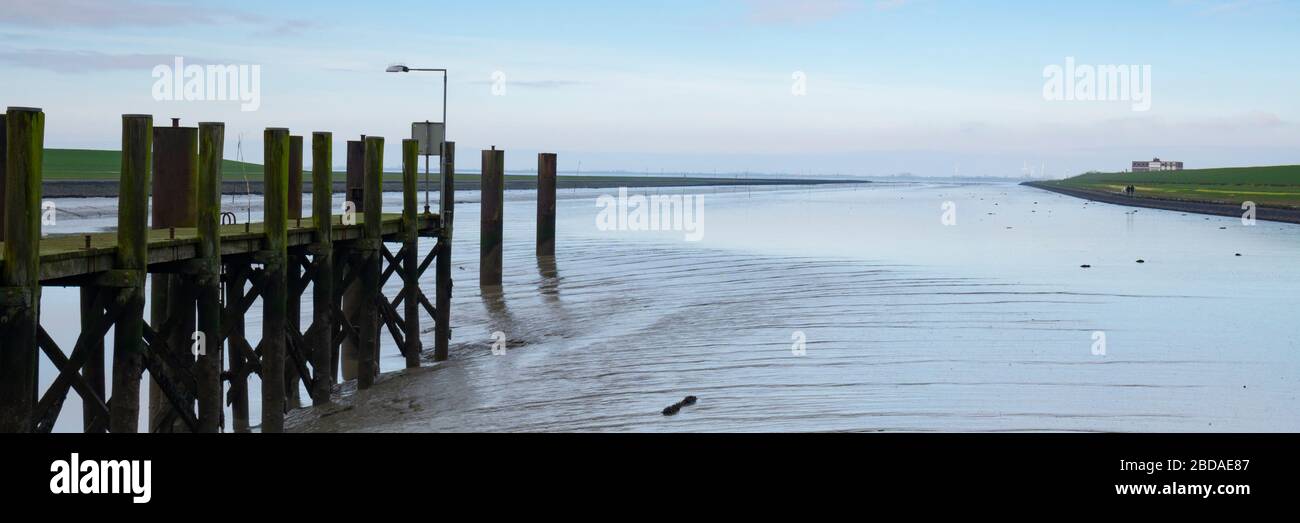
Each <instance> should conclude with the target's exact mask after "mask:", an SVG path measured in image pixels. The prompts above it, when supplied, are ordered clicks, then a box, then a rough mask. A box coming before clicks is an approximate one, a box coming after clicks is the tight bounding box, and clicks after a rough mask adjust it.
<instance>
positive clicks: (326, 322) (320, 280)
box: [310, 133, 335, 405]
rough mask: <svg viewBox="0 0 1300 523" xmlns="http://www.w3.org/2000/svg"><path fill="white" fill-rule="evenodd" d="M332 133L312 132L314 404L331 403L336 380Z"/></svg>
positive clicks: (312, 393)
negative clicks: (334, 357) (314, 238)
mask: <svg viewBox="0 0 1300 523" xmlns="http://www.w3.org/2000/svg"><path fill="white" fill-rule="evenodd" d="M333 139H334V138H333V136H332V135H331V134H330V133H312V135H311V151H312V160H311V217H312V226H313V227H315V228H316V244H315V245H313V246H312V255H313V258H314V260H313V261H314V262H315V264H316V275H315V278H314V281H313V284H314V285H313V289H312V317H313V323H314V324H315V325H316V335H315V337H314V338H313V339H312V340H310V342H311V343H312V346H313V347H314V348H313V349H312V367H314V368H315V372H316V375H315V376H314V377H313V381H312V390H311V399H312V404H314V405H320V404H324V403H329V402H330V389H331V387H332V385H333V382H334V373H333V372H332V370H331V369H332V368H333V361H332V359H333V358H332V356H333V352H334V343H333V339H332V337H333V335H334V308H335V306H334V225H333V219H332V217H331V214H332V213H331V211H330V207H331V206H332V205H333V201H332V200H333V194H332V193H333V174H334V173H333V172H332V171H333V170H334V169H333V160H334V144H333Z"/></svg>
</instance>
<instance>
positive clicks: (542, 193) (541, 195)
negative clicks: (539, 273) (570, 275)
mask: <svg viewBox="0 0 1300 523" xmlns="http://www.w3.org/2000/svg"><path fill="white" fill-rule="evenodd" d="M555 182H556V180H555V153H541V154H538V155H537V255H538V256H555Z"/></svg>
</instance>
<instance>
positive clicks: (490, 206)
mask: <svg viewBox="0 0 1300 523" xmlns="http://www.w3.org/2000/svg"><path fill="white" fill-rule="evenodd" d="M505 163H506V153H505V151H498V150H496V148H493V149H491V150H485V151H483V161H482V163H481V164H480V165H482V175H481V176H482V181H481V184H480V185H481V187H482V193H483V196H482V199H481V202H482V204H481V209H482V214H481V215H480V218H479V268H478V280H479V285H480V286H483V287H499V286H501V260H502V252H501V241H502V236H504V227H505V220H504V219H503V217H502V210H503V207H504V205H505V196H506V193H505Z"/></svg>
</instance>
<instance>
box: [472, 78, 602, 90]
mask: <svg viewBox="0 0 1300 523" xmlns="http://www.w3.org/2000/svg"><path fill="white" fill-rule="evenodd" d="M469 83H470V84H473V85H493V84H495V83H496V82H493V81H491V80H475V81H472V82H469ZM583 85H588V83H587V82H581V81H577V80H506V86H507V87H531V88H535V89H559V88H562V87H578V86H583Z"/></svg>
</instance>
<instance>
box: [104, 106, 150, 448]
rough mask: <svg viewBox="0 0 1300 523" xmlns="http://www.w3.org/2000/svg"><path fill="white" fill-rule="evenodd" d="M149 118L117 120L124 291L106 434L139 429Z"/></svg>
mask: <svg viewBox="0 0 1300 523" xmlns="http://www.w3.org/2000/svg"><path fill="white" fill-rule="evenodd" d="M152 163H153V116H150V115H147V114H146V115H136V114H128V115H123V116H122V168H121V177H120V181H119V182H118V189H117V193H118V194H117V256H116V260H115V266H116V268H117V270H119V271H122V276H123V277H124V278H123V281H124V282H125V285H126V286H124V287H121V288H119V289H118V291H117V292H118V295H117V302H118V304H120V305H121V306H122V314H121V316H119V317H118V320H117V323H116V324H115V325H114V326H113V396H112V400H111V401H110V405H109V430H110V431H112V432H115V433H120V432H136V431H138V430H139V424H140V374H141V372H142V368H143V358H144V350H145V345H144V301H145V295H144V280H145V272H146V270H147V269H148V261H149V260H148V257H149V177H150V168H151V167H152Z"/></svg>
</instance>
